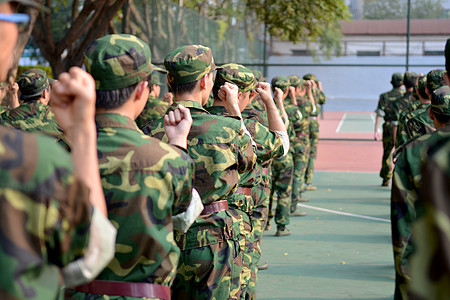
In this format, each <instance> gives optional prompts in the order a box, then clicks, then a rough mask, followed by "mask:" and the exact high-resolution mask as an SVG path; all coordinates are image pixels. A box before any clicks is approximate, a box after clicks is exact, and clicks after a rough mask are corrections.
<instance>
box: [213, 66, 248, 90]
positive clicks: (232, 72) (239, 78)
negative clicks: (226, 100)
mask: <svg viewBox="0 0 450 300" xmlns="http://www.w3.org/2000/svg"><path fill="white" fill-rule="evenodd" d="M225 82H229V83H233V84H235V85H237V87H238V89H239V92H241V93H245V92H248V91H251V90H252V89H253V88H254V87H255V85H256V80H255V75H254V74H253V72H252V71H251V70H250V69H247V68H246V67H244V66H243V65H238V64H225V65H223V66H220V67H218V68H217V73H216V79H215V81H214V86H215V87H216V88H220V87H221V86H222V85H223V84H224V83H225Z"/></svg>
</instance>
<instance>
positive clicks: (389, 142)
mask: <svg viewBox="0 0 450 300" xmlns="http://www.w3.org/2000/svg"><path fill="white" fill-rule="evenodd" d="M391 84H392V86H393V89H392V90H391V91H389V92H386V93H383V94H381V95H380V100H379V101H378V106H377V109H376V110H375V113H376V114H377V117H376V120H375V134H374V136H375V140H377V141H378V140H379V133H378V126H379V125H380V118H381V117H383V118H384V123H383V158H382V160H381V170H380V177H381V178H383V182H382V183H381V185H382V186H388V185H389V182H390V180H391V178H392V156H391V154H392V150H393V149H394V144H395V141H394V127H395V126H397V124H398V115H399V110H400V107H399V106H398V104H399V102H398V101H397V100H398V99H400V98H402V97H403V95H404V91H403V90H402V89H401V86H402V85H403V74H402V73H394V74H392V80H391Z"/></svg>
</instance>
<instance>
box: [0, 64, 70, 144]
mask: <svg viewBox="0 0 450 300" xmlns="http://www.w3.org/2000/svg"><path fill="white" fill-rule="evenodd" d="M17 83H18V85H19V90H20V99H21V100H22V101H23V102H22V104H21V105H20V106H19V107H17V108H15V109H12V110H8V111H6V112H4V113H2V114H1V115H0V117H1V118H2V119H3V120H4V122H5V124H6V125H7V126H8V127H12V128H15V129H20V130H23V131H28V132H41V133H45V134H47V135H49V136H51V137H53V138H55V140H57V141H60V140H64V134H63V133H62V131H61V129H60V128H59V126H58V123H57V122H56V119H55V115H54V114H53V112H52V111H51V109H50V107H49V106H48V102H49V100H50V83H53V79H50V78H48V77H47V73H45V71H44V70H41V69H29V70H27V71H25V72H23V73H22V75H20V77H19V78H18V79H17ZM63 145H64V144H63Z"/></svg>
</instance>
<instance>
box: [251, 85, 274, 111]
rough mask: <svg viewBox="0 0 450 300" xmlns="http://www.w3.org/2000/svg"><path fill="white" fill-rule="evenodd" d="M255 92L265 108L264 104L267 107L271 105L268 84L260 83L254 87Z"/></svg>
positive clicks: (271, 100)
mask: <svg viewBox="0 0 450 300" xmlns="http://www.w3.org/2000/svg"><path fill="white" fill-rule="evenodd" d="M255 91H256V92H257V93H258V95H259V98H260V99H261V101H262V102H263V103H264V106H265V107H266V106H267V105H266V103H267V104H268V105H270V104H272V103H273V99H272V95H271V93H270V84H269V83H268V82H260V83H258V84H257V85H256V87H255Z"/></svg>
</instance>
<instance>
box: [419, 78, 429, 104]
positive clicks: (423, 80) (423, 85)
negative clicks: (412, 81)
mask: <svg viewBox="0 0 450 300" xmlns="http://www.w3.org/2000/svg"><path fill="white" fill-rule="evenodd" d="M426 87H427V76H425V75H423V76H420V77H419V80H417V93H418V94H419V95H420V96H421V97H422V98H425V99H427V98H428V95H427V93H426V92H425V89H426Z"/></svg>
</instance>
